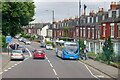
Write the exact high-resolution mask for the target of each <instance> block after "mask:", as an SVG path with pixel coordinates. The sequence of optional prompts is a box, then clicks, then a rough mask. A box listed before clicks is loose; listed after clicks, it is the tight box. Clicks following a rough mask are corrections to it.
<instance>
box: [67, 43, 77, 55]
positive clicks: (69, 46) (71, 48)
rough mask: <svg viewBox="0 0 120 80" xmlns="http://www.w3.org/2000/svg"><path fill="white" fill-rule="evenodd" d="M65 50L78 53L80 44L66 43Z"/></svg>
mask: <svg viewBox="0 0 120 80" xmlns="http://www.w3.org/2000/svg"><path fill="white" fill-rule="evenodd" d="M65 50H66V51H67V52H68V53H76V52H77V50H78V45H77V44H66V45H65Z"/></svg>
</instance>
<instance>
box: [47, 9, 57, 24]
mask: <svg viewBox="0 0 120 80" xmlns="http://www.w3.org/2000/svg"><path fill="white" fill-rule="evenodd" d="M46 11H51V12H52V24H53V23H54V17H55V14H54V10H46Z"/></svg>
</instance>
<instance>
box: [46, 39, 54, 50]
mask: <svg viewBox="0 0 120 80" xmlns="http://www.w3.org/2000/svg"><path fill="white" fill-rule="evenodd" d="M45 43H46V44H51V45H52V46H53V47H54V48H55V44H54V43H53V42H50V41H46V40H45Z"/></svg>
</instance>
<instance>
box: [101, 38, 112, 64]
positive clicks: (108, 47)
mask: <svg viewBox="0 0 120 80" xmlns="http://www.w3.org/2000/svg"><path fill="white" fill-rule="evenodd" d="M112 55H113V44H112V42H111V38H110V37H109V38H108V39H107V40H106V41H105V43H104V46H103V56H104V57H105V61H106V63H107V64H110V58H111V57H112Z"/></svg>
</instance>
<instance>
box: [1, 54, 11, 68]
mask: <svg viewBox="0 0 120 80" xmlns="http://www.w3.org/2000/svg"><path fill="white" fill-rule="evenodd" d="M0 56H1V57H0V62H1V64H0V68H3V67H4V66H5V65H7V63H8V62H9V61H10V56H9V55H8V53H7V52H2V54H0Z"/></svg>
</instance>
